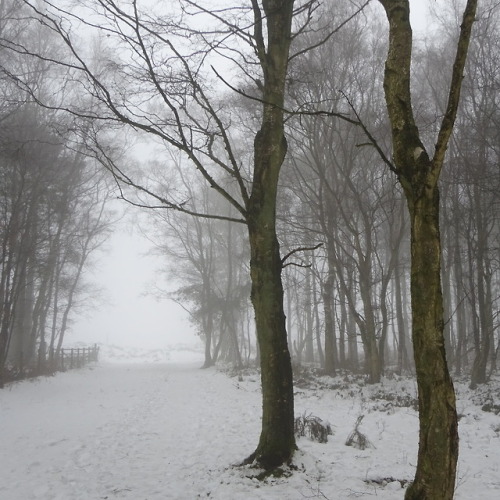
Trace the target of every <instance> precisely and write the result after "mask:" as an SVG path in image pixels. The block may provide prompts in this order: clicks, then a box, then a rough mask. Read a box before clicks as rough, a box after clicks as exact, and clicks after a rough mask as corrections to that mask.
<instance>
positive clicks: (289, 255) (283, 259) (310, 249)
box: [281, 243, 323, 267]
mask: <svg viewBox="0 0 500 500" xmlns="http://www.w3.org/2000/svg"><path fill="white" fill-rule="evenodd" d="M322 246H323V243H318V244H317V245H315V246H313V247H299V248H294V249H293V250H291V251H290V252H288V253H287V254H286V255H285V256H284V257H283V258H282V259H281V264H282V266H283V267H285V266H287V265H291V264H285V262H286V261H287V260H288V259H289V258H290V257H291V256H292V255H295V254H296V253H298V252H306V251H314V250H317V249H318V248H320V247H322ZM295 265H297V264H295Z"/></svg>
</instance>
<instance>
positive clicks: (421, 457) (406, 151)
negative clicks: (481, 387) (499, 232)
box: [379, 0, 477, 500]
mask: <svg viewBox="0 0 500 500" xmlns="http://www.w3.org/2000/svg"><path fill="white" fill-rule="evenodd" d="M379 1H380V3H381V4H382V5H383V7H384V9H385V11H386V14H387V19H388V20H389V50H388V54H387V59H386V64H385V72H384V92H385V99H386V103H387V110H388V113H389V118H390V121H391V128H392V141H393V158H394V165H393V164H391V162H390V161H389V160H388V159H387V158H385V161H386V163H387V164H388V165H389V166H390V168H391V169H392V170H393V171H394V172H395V174H396V175H397V177H398V180H399V181H400V183H401V185H402V187H403V190H404V193H405V196H406V201H407V204H408V210H409V213H410V221H411V305H412V338H413V346H414V357H415V367H416V372H417V386H418V400H419V417H420V432H419V438H420V440H419V449H418V461H417V470H416V474H415V480H414V482H413V483H412V484H411V485H410V487H409V488H408V490H407V492H406V497H405V498H406V500H437V499H439V500H451V499H452V498H453V493H454V489H455V477H456V465H457V459H458V419H457V412H456V405H455V392H454V388H453V383H452V381H451V377H450V375H449V372H448V366H447V362H446V354H445V348H444V320H443V296H442V289H441V239H440V234H439V189H438V180H439V175H440V172H441V169H442V166H443V162H444V157H445V154H446V149H447V147H448V142H449V139H450V136H451V133H452V131H453V125H454V123H455V119H456V114H457V109H458V103H459V99H460V89H461V84H462V79H463V71H464V67H465V60H466V57H467V52H468V48H469V41H470V36H471V30H472V24H473V22H474V19H475V13H476V6H477V0H468V1H467V6H466V8H465V11H464V16H463V21H462V25H461V29H460V37H459V39H458V42H457V52H456V56H455V61H454V65H453V72H452V77H451V83H450V90H449V94H448V103H447V106H446V112H445V114H444V117H443V121H442V123H441V127H440V130H439V133H438V137H437V141H436V149H435V153H434V157H433V158H432V160H431V159H429V156H428V154H427V152H426V151H425V148H424V146H423V144H422V141H421V140H420V134H419V131H418V127H417V126H416V124H415V119H414V115H413V108H412V104H411V92H410V75H411V71H410V68H411V60H412V57H411V52H412V30H411V25H410V5H409V1H408V0H379Z"/></svg>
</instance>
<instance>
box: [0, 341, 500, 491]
mask: <svg viewBox="0 0 500 500" xmlns="http://www.w3.org/2000/svg"><path fill="white" fill-rule="evenodd" d="M120 352H121V354H120V357H121V359H122V362H120V363H116V362H112V359H116V357H117V353H120ZM174 354H175V355H174ZM130 356H131V353H130V352H129V358H130ZM102 358H103V360H102V361H101V362H100V363H99V364H97V365H95V366H91V367H87V368H84V369H80V370H75V371H68V372H66V373H59V374H57V375H56V376H54V377H48V378H39V379H36V380H31V381H24V382H20V383H15V384H12V385H10V386H8V387H6V388H5V389H3V390H1V391H0V474H1V481H0V499H1V500H30V499H42V500H52V499H58V500H99V499H110V500H111V499H130V500H132V499H133V500H165V499H180V500H191V499H196V498H210V499H217V500H226V499H227V500H235V499H245V500H249V499H252V500H253V499H280V500H281V499H284V500H294V499H297V500H302V499H304V498H308V499H310V498H322V499H330V500H342V499H350V498H377V499H383V500H392V499H402V498H403V496H404V489H403V488H402V487H401V482H400V481H402V482H403V483H404V482H405V481H407V480H410V479H412V477H413V474H414V470H415V461H416V451H417V426H418V419H417V414H416V412H415V410H414V409H412V408H411V407H398V404H400V403H402V402H404V401H405V400H411V399H412V397H413V395H414V383H413V382H412V381H408V380H399V381H397V380H385V381H384V383H383V384H380V385H378V386H375V387H360V386H359V385H357V384H351V385H350V384H348V383H347V382H346V381H345V380H343V379H340V378H339V379H335V380H334V381H333V383H332V381H331V380H330V381H329V382H328V384H329V388H325V387H322V383H323V382H322V380H320V381H319V382H314V381H313V382H310V381H308V382H307V383H305V381H302V382H300V381H299V383H298V384H297V388H296V414H297V415H302V414H314V415H317V416H319V417H321V418H323V419H326V420H328V421H329V422H330V423H331V425H332V428H333V432H334V434H333V436H330V437H329V441H328V443H326V444H320V443H315V442H312V441H310V440H309V439H307V438H300V439H299V441H298V445H299V448H300V450H299V451H298V452H297V454H296V458H295V465H296V467H297V470H294V471H292V473H291V475H290V476H289V477H280V478H272V479H267V480H264V481H259V480H257V479H255V478H254V477H253V476H255V475H256V473H257V472H258V471H255V470H253V469H251V468H249V467H235V466H234V464H237V463H238V462H239V461H241V460H242V459H244V458H245V457H246V456H247V455H249V454H250V453H251V452H252V451H253V449H254V448H255V446H256V444H257V440H258V436H259V431H260V422H259V420H260V408H261V400H260V389H259V381H258V375H257V374H255V373H252V372H248V373H246V374H243V376H241V377H230V376H228V375H227V374H224V373H221V372H219V371H217V370H216V369H210V370H200V369H199V366H200V364H201V356H200V354H199V353H194V352H182V351H180V350H178V351H177V352H176V353H173V352H172V353H171V352H163V354H161V353H158V352H157V353H156V354H155V355H152V354H151V353H150V355H147V356H146V358H148V359H149V361H150V362H147V363H146V362H144V361H143V362H137V361H138V359H137V358H138V356H135V358H136V359H135V361H136V362H134V363H130V362H127V361H126V359H127V355H126V351H125V350H123V349H122V350H121V351H120V349H118V348H114V349H109V348H108V349H104V350H103V352H102ZM176 358H177V359H181V358H182V361H181V362H175V359H176ZM139 359H143V360H144V359H145V357H144V353H143V357H142V358H140V357H139ZM151 361H156V362H151ZM324 383H325V384H326V383H327V382H326V379H325V381H324ZM377 393H378V395H379V396H380V397H382V399H381V400H379V401H374V400H373V399H372V396H373V395H375V394H377ZM459 393H460V398H459V402H458V409H459V412H460V414H461V419H460V436H461V452H460V453H461V454H460V463H459V470H458V476H459V478H458V484H457V490H456V497H455V498H456V499H460V500H472V499H474V500H476V499H478V500H497V499H498V498H500V436H499V434H500V416H497V415H495V414H494V413H488V412H484V411H482V409H481V406H480V405H479V406H478V405H477V404H475V403H474V402H473V401H472V399H471V393H470V392H469V391H468V390H465V388H464V386H460V387H459ZM496 403H499V402H498V401H496ZM360 415H364V419H363V421H362V424H361V426H360V428H359V430H360V431H361V432H362V433H363V434H365V435H366V437H367V438H368V439H369V440H370V441H371V443H372V444H373V447H371V448H367V449H365V450H360V449H356V448H353V447H348V446H345V444H344V443H345V441H346V439H347V437H348V435H349V434H350V432H351V431H352V430H353V428H354V424H355V422H356V420H357V418H358V417H359V416H360ZM384 479H385V481H383V480H384ZM391 479H393V480H391Z"/></svg>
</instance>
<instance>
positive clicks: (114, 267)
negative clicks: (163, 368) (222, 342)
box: [66, 217, 200, 349]
mask: <svg viewBox="0 0 500 500" xmlns="http://www.w3.org/2000/svg"><path fill="white" fill-rule="evenodd" d="M133 224H134V223H133V222H132V220H131V218H129V217H126V218H125V219H123V220H122V221H120V222H119V223H118V225H117V227H116V229H115V231H114V233H113V235H112V236H111V238H110V239H109V240H108V241H107V243H106V245H105V247H104V250H103V251H100V252H99V253H98V254H96V256H94V258H95V259H96V263H95V265H94V267H93V269H91V270H89V271H88V273H87V278H86V279H87V281H89V282H91V283H92V284H93V285H96V286H97V287H99V288H100V290H101V291H100V293H99V296H98V298H97V300H94V302H95V305H93V306H92V307H91V308H90V310H87V311H86V312H84V313H82V314H79V315H78V316H77V317H75V323H74V325H73V326H72V329H71V332H68V336H67V339H66V343H68V344H70V343H73V342H85V343H94V342H97V343H105V344H118V345H124V346H132V347H143V348H148V349H152V348H164V347H168V346H169V345H172V344H176V343H186V344H190V345H191V344H198V343H199V342H200V340H199V338H198V337H197V336H196V335H195V333H194V330H193V328H192V326H191V325H190V323H189V320H188V314H187V312H186V311H185V310H184V309H183V308H182V307H181V306H180V305H178V304H176V303H175V302H174V301H172V300H169V299H162V300H159V299H158V298H156V297H155V296H154V293H153V291H154V286H155V283H156V284H158V285H161V286H162V287H165V289H167V290H169V291H173V290H174V288H175V287H174V286H170V287H168V284H166V283H164V282H161V281H159V280H157V276H158V270H159V269H161V267H162V264H163V263H164V261H162V259H161V257H160V256H154V255H151V252H150V250H151V246H152V245H151V243H150V242H149V241H148V240H147V239H146V238H145V237H144V236H143V235H142V234H141V232H140V231H139V230H138V229H137V227H134V226H133Z"/></svg>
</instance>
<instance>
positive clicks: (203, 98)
mask: <svg viewBox="0 0 500 500" xmlns="http://www.w3.org/2000/svg"><path fill="white" fill-rule="evenodd" d="M476 4H477V5H476ZM409 9H410V2H408V1H407V0H379V1H366V2H354V1H352V2H342V1H337V0H331V1H324V2H323V3H320V2H317V1H316V0H305V1H295V2H294V1H293V0H262V1H261V2H260V1H257V0H251V1H250V0H249V1H245V2H243V1H241V2H237V1H234V2H232V1H228V0H225V1H223V0H220V1H219V2H202V1H194V0H179V1H176V2H171V5H170V6H169V8H168V9H166V8H165V5H164V4H161V5H160V4H158V5H157V4H155V5H154V8H153V5H150V3H148V2H146V1H144V2H141V1H138V0H126V1H123V2H116V1H113V0H85V1H79V2H72V1H71V0H68V1H55V2H50V1H30V0H0V78H1V80H0V90H1V92H2V99H1V101H0V176H1V179H2V181H1V184H0V190H1V191H0V204H1V205H0V210H1V214H0V217H1V219H0V238H1V245H2V250H1V251H2V253H1V260H0V273H1V276H0V280H1V281H0V301H1V302H0V303H1V308H0V374H1V376H2V377H5V378H6V379H9V378H13V377H16V376H18V375H19V374H22V373H23V372H24V371H27V370H34V371H36V372H38V373H43V372H44V371H50V367H51V356H52V355H53V353H55V352H57V350H58V349H61V347H62V345H63V341H64V339H65V335H66V333H67V331H68V329H69V328H70V324H71V318H72V316H73V315H74V314H76V313H77V312H78V310H79V309H81V308H85V307H92V305H91V304H92V301H91V297H92V288H91V284H89V283H87V282H86V281H85V279H84V275H85V273H84V270H85V269H86V266H88V265H90V264H91V263H92V260H93V256H94V255H95V251H96V250H97V249H98V248H99V247H100V246H101V245H102V244H103V243H104V241H105V240H106V238H107V237H108V236H109V234H110V232H111V231H112V229H113V223H114V221H116V219H117V216H116V215H115V214H114V213H113V211H112V210H111V209H110V208H109V207H110V205H111V203H110V201H111V200H112V199H115V198H117V197H118V198H120V199H122V200H123V202H124V203H126V204H128V205H130V206H132V207H134V209H136V210H138V211H141V212H143V214H144V218H143V219H141V220H145V221H147V222H146V223H144V227H143V228H142V230H143V231H144V232H145V233H146V234H148V237H149V238H150V240H151V241H152V242H153V244H154V251H155V252H156V253H157V254H159V255H161V256H164V258H165V266H164V269H163V272H162V274H161V279H163V280H164V282H168V281H175V282H176V283H179V287H178V289H177V290H176V292H175V293H171V292H170V293H168V294H166V293H163V292H162V281H161V279H159V281H158V294H159V295H160V296H161V295H163V296H166V298H169V299H173V300H175V301H177V302H178V303H180V304H181V305H182V307H184V308H185V309H186V310H187V311H188V312H189V314H190V318H191V321H192V323H193V325H194V326H195V327H196V329H197V331H198V332H199V334H200V337H201V338H202V339H203V341H204V346H205V362H204V366H205V367H210V366H212V365H214V364H215V363H217V362H229V363H232V364H234V365H235V366H236V367H239V368H242V367H245V366H248V365H250V364H253V363H257V365H258V366H260V370H261V385H262V395H263V415H262V434H261V438H260V441H259V443H258V445H257V448H256V450H255V451H254V452H253V453H251V454H250V455H249V457H248V458H247V459H246V460H245V462H246V463H257V464H258V465H259V466H261V467H263V468H264V469H266V470H273V469H274V468H276V467H277V466H279V465H281V464H283V463H286V462H288V461H290V460H291V458H292V456H293V453H294V450H295V438H294V430H293V426H294V425H293V422H294V407H293V380H292V370H293V367H294V366H300V365H310V366H315V367H317V368H318V369H320V370H321V372H322V373H323V374H325V375H331V376H334V375H337V374H343V373H354V374H362V375H364V376H365V377H366V381H367V382H368V383H377V382H379V381H380V380H381V378H382V377H383V376H384V375H387V374H398V375H402V374H405V375H408V374H411V375H415V376H416V380H417V384H418V397H419V409H420V447H419V456H418V467H417V475H416V477H415V481H414V482H413V485H412V486H410V487H409V488H408V490H407V494H406V498H407V499H417V498H419V499H423V498H428V499H431V498H432V499H436V498H442V499H448V498H452V497H453V488H454V483H455V474H456V470H455V469H456V460H457V456H458V435H457V415H456V407H455V395H454V390H453V383H452V378H453V377H466V378H467V379H468V381H469V384H470V387H471V388H472V389H473V388H475V387H477V386H479V385H482V384H486V383H487V382H488V381H489V379H490V377H491V375H492V374H493V373H495V372H496V370H497V362H498V358H499V351H500V336H499V323H500V314H499V311H500V308H499V303H500V253H499V251H500V250H499V249H500V245H499V243H500V224H499V215H500V205H499V195H498V193H499V192H500V168H499V166H500V161H499V160H500V123H499V119H500V102H499V99H500V92H499V87H500V60H499V58H500V4H498V2H496V1H494V0H482V1H479V2H476V1H472V0H469V1H467V2H462V1H458V0H453V1H447V2H444V1H438V2H431V5H429V14H428V19H427V23H426V27H425V28H426V29H425V30H421V31H417V30H413V32H412V27H411V25H410V19H409ZM89 304H90V305H89ZM1 380H2V379H1V378H0V381H1ZM436 436H437V437H436ZM242 458H243V457H242Z"/></svg>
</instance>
